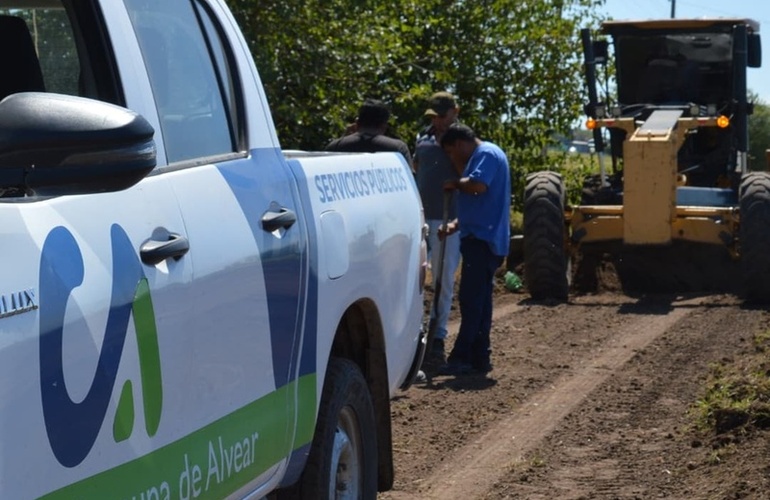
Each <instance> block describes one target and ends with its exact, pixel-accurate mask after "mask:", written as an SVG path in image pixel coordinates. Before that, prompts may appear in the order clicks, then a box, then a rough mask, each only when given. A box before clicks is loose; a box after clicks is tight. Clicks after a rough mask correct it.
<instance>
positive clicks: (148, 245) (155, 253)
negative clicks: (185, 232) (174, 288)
mask: <svg viewBox="0 0 770 500" xmlns="http://www.w3.org/2000/svg"><path fill="white" fill-rule="evenodd" d="M189 250H190V242H189V241H188V239H187V238H185V237H184V236H182V235H181V234H176V233H168V239H167V240H153V239H149V240H147V241H145V242H144V243H142V246H141V248H140V249H139V256H140V257H141V259H142V262H144V263H145V264H148V265H151V266H154V265H155V264H159V263H161V262H163V261H164V260H166V259H168V258H169V257H172V258H173V259H174V260H179V259H181V258H182V256H183V255H184V254H186V253H187V252H188V251H189Z"/></svg>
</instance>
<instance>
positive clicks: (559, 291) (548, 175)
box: [524, 172, 570, 300]
mask: <svg viewBox="0 0 770 500" xmlns="http://www.w3.org/2000/svg"><path fill="white" fill-rule="evenodd" d="M565 232H566V227H565V225H564V184H563V182H562V179H561V175H559V174H557V173H555V172H537V173H534V174H531V175H529V176H528V177H527V185H526V188H525V189H524V281H525V284H526V286H527V289H528V290H529V293H530V295H531V296H532V298H533V299H535V300H545V299H556V300H567V294H568V292H569V273H570V266H569V257H568V255H567V250H566V248H565V236H566V234H565Z"/></svg>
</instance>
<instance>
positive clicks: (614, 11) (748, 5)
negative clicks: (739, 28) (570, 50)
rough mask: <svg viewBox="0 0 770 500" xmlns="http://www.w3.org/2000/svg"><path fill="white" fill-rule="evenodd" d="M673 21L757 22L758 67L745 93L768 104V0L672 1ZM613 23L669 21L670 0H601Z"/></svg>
mask: <svg viewBox="0 0 770 500" xmlns="http://www.w3.org/2000/svg"><path fill="white" fill-rule="evenodd" d="M673 1H674V2H675V3H674V14H675V17H677V18H698V17H741V18H743V17H748V18H751V19H753V20H755V21H757V22H759V25H760V26H759V33H760V36H761V37H762V67H761V68H749V69H748V72H747V83H748V88H749V90H751V91H753V92H755V93H756V94H758V95H759V99H760V100H761V101H762V102H764V103H770V0H673ZM602 10H603V11H604V12H605V13H606V14H607V15H609V16H611V17H612V18H613V19H653V18H656V19H660V18H669V17H671V0H605V3H604V7H603V9H602Z"/></svg>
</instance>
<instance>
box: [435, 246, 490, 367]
mask: <svg viewBox="0 0 770 500" xmlns="http://www.w3.org/2000/svg"><path fill="white" fill-rule="evenodd" d="M460 252H461V253H462V258H463V263H462V272H461V275H460V294H459V297H458V298H459V300H460V314H461V320H460V331H459V333H458V334H457V339H456V340H455V345H454V347H453V348H452V353H451V354H450V355H449V362H450V363H465V364H469V365H472V366H473V367H474V368H483V367H485V366H487V365H489V354H490V352H491V349H490V343H489V332H490V330H491V329H492V291H493V288H494V279H495V271H497V269H498V268H499V267H500V266H501V265H502V264H503V260H504V257H502V256H500V255H495V254H493V253H492V250H491V249H490V247H489V244H488V243H487V242H486V241H484V240H479V239H476V238H474V237H465V238H463V239H462V240H461V242H460Z"/></svg>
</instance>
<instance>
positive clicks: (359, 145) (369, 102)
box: [326, 99, 413, 168]
mask: <svg viewBox="0 0 770 500" xmlns="http://www.w3.org/2000/svg"><path fill="white" fill-rule="evenodd" d="M389 119H390V110H389V109H388V107H387V106H386V105H385V103H384V102H382V101H380V100H377V99H366V100H365V101H364V103H363V104H362V105H361V107H360V108H358V117H357V118H356V127H355V132H353V133H349V134H346V135H344V136H343V137H340V138H339V139H334V140H333V141H331V142H330V143H329V144H328V145H327V146H326V150H327V151H346V152H352V153H375V152H377V151H396V152H398V153H401V155H402V156H403V157H404V159H405V160H406V163H407V164H408V165H409V168H413V166H412V155H411V154H410V153H409V146H407V145H406V143H405V142H404V141H402V140H400V139H396V138H393V137H388V136H387V135H385V131H386V130H387V129H388V120H389Z"/></svg>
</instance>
